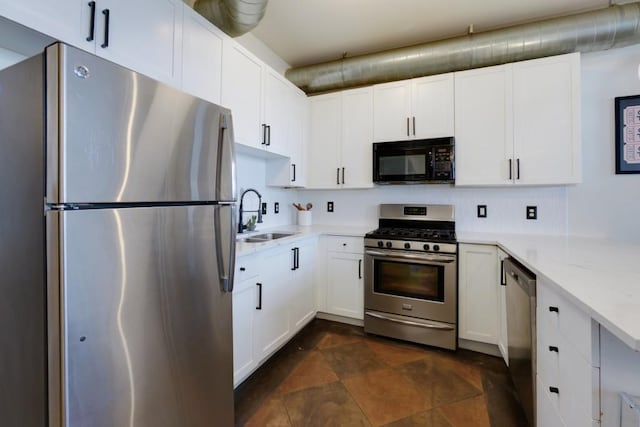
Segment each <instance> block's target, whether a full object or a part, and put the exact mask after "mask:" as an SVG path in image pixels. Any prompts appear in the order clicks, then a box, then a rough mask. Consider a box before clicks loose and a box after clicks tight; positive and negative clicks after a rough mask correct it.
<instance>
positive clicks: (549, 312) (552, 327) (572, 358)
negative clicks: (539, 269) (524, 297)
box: [536, 276, 600, 427]
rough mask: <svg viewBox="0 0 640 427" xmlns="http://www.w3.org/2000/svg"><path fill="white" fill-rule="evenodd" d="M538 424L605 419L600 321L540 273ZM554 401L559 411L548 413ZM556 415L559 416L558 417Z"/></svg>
mask: <svg viewBox="0 0 640 427" xmlns="http://www.w3.org/2000/svg"><path fill="white" fill-rule="evenodd" d="M536 292H537V311H536V315H537V319H536V324H537V352H536V356H537V357H536V358H537V377H538V381H537V390H536V396H537V401H538V410H537V416H538V422H537V424H538V426H541V427H542V426H545V427H546V426H547V425H566V426H589V425H591V424H592V423H594V422H596V423H597V422H599V421H600V368H599V366H600V356H599V355H600V350H599V349H600V339H599V326H598V324H597V323H595V322H593V321H592V320H591V318H590V317H589V316H588V315H587V313H584V312H583V311H581V310H580V309H579V308H578V307H576V306H575V305H574V304H572V303H570V302H569V301H567V300H566V299H565V298H564V297H563V296H561V295H560V294H559V293H558V291H556V290H555V289H554V287H553V285H552V284H551V283H548V282H547V280H546V279H545V278H544V277H540V276H538V278H537V287H536ZM549 402H550V404H551V406H552V408H553V411H552V412H549V411H547V412H548V413H544V414H543V413H542V412H543V409H544V408H543V406H544V405H546V404H548V403H549ZM552 418H553V419H552Z"/></svg>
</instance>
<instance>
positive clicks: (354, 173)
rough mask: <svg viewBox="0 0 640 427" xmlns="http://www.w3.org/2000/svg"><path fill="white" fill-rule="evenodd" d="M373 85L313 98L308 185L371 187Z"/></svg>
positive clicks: (321, 186) (310, 186)
mask: <svg viewBox="0 0 640 427" xmlns="http://www.w3.org/2000/svg"><path fill="white" fill-rule="evenodd" d="M372 97H373V95H372V90H371V88H370V87H369V88H362V89H352V90H345V91H342V92H338V93H331V94H327V95H319V96H314V97H312V98H311V99H310V101H309V102H310V135H309V144H308V150H307V151H308V161H307V187H308V188H367V187H372V186H373V183H372V178H371V177H372V173H371V164H372V154H371V150H372V142H373V141H372V129H373V123H372V119H373V111H372V110H373V108H372Z"/></svg>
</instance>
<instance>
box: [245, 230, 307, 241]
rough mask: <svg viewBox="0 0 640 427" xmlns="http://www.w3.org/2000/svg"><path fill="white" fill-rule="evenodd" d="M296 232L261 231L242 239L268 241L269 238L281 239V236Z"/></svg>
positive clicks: (291, 234)
mask: <svg viewBox="0 0 640 427" xmlns="http://www.w3.org/2000/svg"><path fill="white" fill-rule="evenodd" d="M294 234H296V233H278V232H275V233H262V234H256V235H255V236H251V237H247V238H246V239H243V240H244V241H245V242H247V243H261V242H268V241H270V240H276V239H282V238H283V237H289V236H293V235H294Z"/></svg>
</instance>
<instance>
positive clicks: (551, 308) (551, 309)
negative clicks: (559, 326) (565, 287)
mask: <svg viewBox="0 0 640 427" xmlns="http://www.w3.org/2000/svg"><path fill="white" fill-rule="evenodd" d="M549 311H550V312H551V313H554V312H555V313H558V314H560V310H559V309H558V307H554V306H551V307H549Z"/></svg>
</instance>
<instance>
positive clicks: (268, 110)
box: [263, 68, 293, 155]
mask: <svg viewBox="0 0 640 427" xmlns="http://www.w3.org/2000/svg"><path fill="white" fill-rule="evenodd" d="M291 91H292V89H291V87H290V86H289V85H288V84H287V82H286V80H285V79H284V77H282V76H281V75H280V74H278V73H276V72H275V71H274V70H272V69H270V68H267V69H265V71H264V115H263V117H264V119H263V121H264V125H265V126H266V127H267V140H266V144H265V145H266V148H267V149H268V150H269V151H270V152H273V153H278V154H282V155H288V154H289V137H290V134H289V133H290V127H291V122H290V120H291V115H290V110H291V108H290V106H291V103H292V102H293V99H292V96H291Z"/></svg>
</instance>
